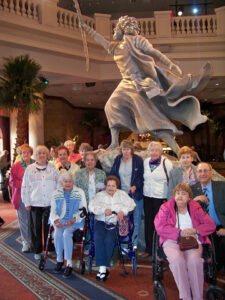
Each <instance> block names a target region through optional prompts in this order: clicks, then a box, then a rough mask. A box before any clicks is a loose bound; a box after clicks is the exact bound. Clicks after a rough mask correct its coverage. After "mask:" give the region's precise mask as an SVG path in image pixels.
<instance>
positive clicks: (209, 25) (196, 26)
mask: <svg viewBox="0 0 225 300" xmlns="http://www.w3.org/2000/svg"><path fill="white" fill-rule="evenodd" d="M171 31H172V36H173V37H174V36H177V37H184V36H191V35H192V36H193V35H198V36H199V35H200V36H204V35H206V36H209V35H210V36H215V35H216V32H217V26H216V16H215V15H207V16H196V17H185V16H184V17H175V18H171Z"/></svg>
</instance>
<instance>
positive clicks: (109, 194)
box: [89, 176, 136, 282]
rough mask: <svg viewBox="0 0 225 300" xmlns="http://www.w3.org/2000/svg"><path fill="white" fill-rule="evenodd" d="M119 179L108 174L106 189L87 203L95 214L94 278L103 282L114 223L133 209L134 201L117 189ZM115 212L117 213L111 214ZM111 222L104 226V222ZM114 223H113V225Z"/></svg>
mask: <svg viewBox="0 0 225 300" xmlns="http://www.w3.org/2000/svg"><path fill="white" fill-rule="evenodd" d="M119 184H120V181H119V179H118V178H117V177H116V176H108V177H107V178H106V179H105V185H106V190H105V191H102V192H100V193H97V195H96V197H95V198H94V199H93V200H92V201H91V202H90V204H89V211H90V212H92V213H93V214H95V220H96V223H95V262H96V266H99V272H98V274H97V276H96V280H98V281H102V282H104V281H105V280H106V279H107V277H108V275H109V271H108V270H107V267H110V260H111V256H112V252H113V247H114V243H115V240H116V232H115V230H116V226H115V225H116V224H117V221H118V222H120V221H121V220H122V219H123V217H124V216H126V215H127V214H128V213H129V212H130V211H132V210H134V208H135V206H136V205H135V203H134V200H133V199H131V198H130V197H129V196H128V194H127V193H126V192H124V191H122V190H118V189H117V187H118V186H119ZM113 212H116V213H117V214H116V215H115V214H113ZM107 222H110V224H112V227H111V228H108V225H107V228H106V223H107ZM113 224H114V225H113Z"/></svg>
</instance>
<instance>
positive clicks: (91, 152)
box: [84, 151, 98, 162]
mask: <svg viewBox="0 0 225 300" xmlns="http://www.w3.org/2000/svg"><path fill="white" fill-rule="evenodd" d="M88 155H92V156H93V157H94V159H95V162H97V160H98V159H97V155H96V154H95V153H94V152H93V151H88V152H85V153H84V161H85V160H86V158H87V156H88Z"/></svg>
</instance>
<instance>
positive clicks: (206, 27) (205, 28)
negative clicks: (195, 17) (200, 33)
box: [203, 17, 210, 33]
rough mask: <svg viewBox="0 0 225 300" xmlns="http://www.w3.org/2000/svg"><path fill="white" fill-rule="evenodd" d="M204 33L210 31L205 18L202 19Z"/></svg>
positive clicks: (207, 20)
mask: <svg viewBox="0 0 225 300" xmlns="http://www.w3.org/2000/svg"><path fill="white" fill-rule="evenodd" d="M203 30H204V33H209V32H210V30H209V19H208V18H207V17H205V19H204V28H203Z"/></svg>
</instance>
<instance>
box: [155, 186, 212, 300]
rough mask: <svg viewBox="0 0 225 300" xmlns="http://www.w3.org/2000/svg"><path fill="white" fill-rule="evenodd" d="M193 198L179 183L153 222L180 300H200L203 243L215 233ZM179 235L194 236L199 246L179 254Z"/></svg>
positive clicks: (207, 241)
mask: <svg viewBox="0 0 225 300" xmlns="http://www.w3.org/2000/svg"><path fill="white" fill-rule="evenodd" d="M192 198H193V194H192V190H191V188H190V186H189V185H188V184H178V185H177V186H176V188H175V189H174V198H172V199H171V200H169V201H168V202H166V203H165V204H163V205H162V206H161V207H160V210H159V212H158V214H157V215H156V217H155V221H154V223H155V228H156V231H157V233H158V234H159V236H160V240H159V242H160V245H162V246H163V250H164V252H165V254H166V256H167V259H168V261H169V266H170V269H171V271H172V273H173V276H174V279H175V282H176V284H177V287H178V290H179V295H180V298H181V299H183V300H191V299H193V300H202V299H203V284H204V274H203V259H202V257H201V256H202V244H207V243H210V240H209V238H208V235H209V234H211V233H213V232H214V231H215V229H216V225H215V223H214V221H213V220H212V219H211V218H210V217H209V215H208V214H207V213H205V212H204V211H203V210H202V208H201V206H200V205H199V204H198V203H197V202H195V201H194V200H191V199H192ZM179 236H183V237H187V236H194V237H195V238H196V239H197V241H198V244H199V247H198V249H190V250H186V251H181V250H180V248H179V244H178V238H179ZM191 294H192V296H191ZM192 297H193V298H192Z"/></svg>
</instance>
